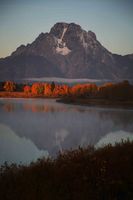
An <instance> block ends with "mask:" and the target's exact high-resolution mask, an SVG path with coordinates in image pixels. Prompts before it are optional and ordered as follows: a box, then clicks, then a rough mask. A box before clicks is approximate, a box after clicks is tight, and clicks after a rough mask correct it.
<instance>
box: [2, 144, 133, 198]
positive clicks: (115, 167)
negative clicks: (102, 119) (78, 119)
mask: <svg viewBox="0 0 133 200" xmlns="http://www.w3.org/2000/svg"><path fill="white" fill-rule="evenodd" d="M0 199H2V200H130V199H131V200H132V199H133V142H129V141H127V142H122V143H120V144H116V145H115V146H114V147H113V146H111V145H108V146H106V147H103V148H99V149H94V148H93V147H88V148H85V149H82V148H79V149H77V150H70V151H66V152H64V153H63V154H59V155H58V156H57V158H56V159H54V160H53V159H47V160H46V159H40V160H38V161H37V162H35V163H31V164H30V165H29V166H16V165H11V166H8V165H5V166H3V167H1V169H0Z"/></svg>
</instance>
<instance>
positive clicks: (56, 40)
mask: <svg viewBox="0 0 133 200" xmlns="http://www.w3.org/2000/svg"><path fill="white" fill-rule="evenodd" d="M132 66H133V54H131V55H126V56H121V55H117V54H112V53H111V52H109V51H108V50H107V49H106V48H104V47H103V46H102V45H101V44H100V42H99V41H98V40H97V38H96V35H95V33H93V32H92V31H88V32H87V31H85V30H83V29H82V28H81V26H80V25H78V24H75V23H65V22H60V23H56V24H55V25H54V26H53V27H52V28H51V30H50V32H49V33H41V34H40V35H39V36H38V37H37V38H36V39H35V40H34V41H33V42H32V43H31V44H27V45H26V46H25V45H21V46H19V47H18V48H17V49H16V51H15V52H13V53H12V54H11V56H9V57H7V58H4V59H0V67H1V74H0V78H1V79H3V78H5V79H10V78H11V79H12V78H13V79H18V78H25V77H29V78H31V77H47V76H52V77H54V76H56V77H66V78H95V79H102V78H104V79H108V78H109V79H116V78H122V77H124V79H126V78H132V74H133V68H132ZM7 72H8V73H7Z"/></svg>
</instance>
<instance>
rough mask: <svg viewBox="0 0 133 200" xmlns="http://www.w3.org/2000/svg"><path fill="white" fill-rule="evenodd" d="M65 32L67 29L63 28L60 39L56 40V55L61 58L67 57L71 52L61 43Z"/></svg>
mask: <svg viewBox="0 0 133 200" xmlns="http://www.w3.org/2000/svg"><path fill="white" fill-rule="evenodd" d="M66 31H67V28H64V29H63V32H62V35H61V38H57V47H56V53H58V54H61V55H63V56H65V55H68V54H69V53H70V52H71V50H70V49H69V48H68V47H67V46H66V43H65V42H63V37H64V35H65V33H66Z"/></svg>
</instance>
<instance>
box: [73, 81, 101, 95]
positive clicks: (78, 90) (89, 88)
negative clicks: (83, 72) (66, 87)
mask: <svg viewBox="0 0 133 200" xmlns="http://www.w3.org/2000/svg"><path fill="white" fill-rule="evenodd" d="M96 92H97V86H96V84H89V83H87V84H77V85H74V86H73V87H72V88H71V95H74V96H90V95H92V94H95V93H96Z"/></svg>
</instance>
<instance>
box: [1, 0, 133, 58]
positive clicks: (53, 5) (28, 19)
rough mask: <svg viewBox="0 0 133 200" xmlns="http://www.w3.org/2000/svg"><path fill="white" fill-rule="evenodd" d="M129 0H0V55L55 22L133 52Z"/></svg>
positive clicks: (111, 47) (117, 49)
mask: <svg viewBox="0 0 133 200" xmlns="http://www.w3.org/2000/svg"><path fill="white" fill-rule="evenodd" d="M132 13H133V1H132V0H0V57H5V56H8V55H10V54H11V52H12V51H14V50H15V49H16V48H17V47H18V46H20V45H21V44H25V45H26V44H27V43H31V42H32V41H33V40H34V39H35V38H36V37H37V36H38V35H39V34H40V33H41V32H49V30H50V28H51V27H52V26H53V25H54V24H55V23H56V22H75V23H78V24H80V25H81V27H82V28H83V29H85V30H87V31H88V30H92V31H94V32H95V33H96V35H97V38H98V40H99V41H100V42H101V43H102V44H103V45H104V47H106V48H107V49H108V50H110V51H111V52H113V53H118V54H122V55H125V54H129V53H133V14H132Z"/></svg>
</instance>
